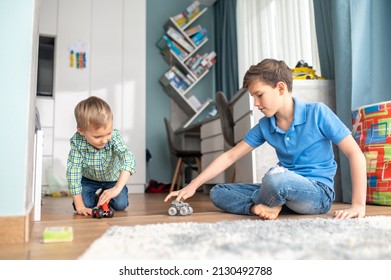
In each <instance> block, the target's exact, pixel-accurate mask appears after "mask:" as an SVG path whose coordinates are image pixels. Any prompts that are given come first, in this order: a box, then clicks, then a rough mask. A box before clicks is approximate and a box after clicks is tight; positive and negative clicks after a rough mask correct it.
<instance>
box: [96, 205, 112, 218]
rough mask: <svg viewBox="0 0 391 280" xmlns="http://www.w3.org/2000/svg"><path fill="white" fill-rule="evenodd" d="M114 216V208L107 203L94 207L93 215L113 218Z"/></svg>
mask: <svg viewBox="0 0 391 280" xmlns="http://www.w3.org/2000/svg"><path fill="white" fill-rule="evenodd" d="M113 216H114V210H113V209H111V208H110V207H109V205H108V204H107V203H105V204H102V205H100V206H99V207H98V206H97V207H94V208H92V217H93V218H97V219H102V218H103V217H106V218H112V217H113Z"/></svg>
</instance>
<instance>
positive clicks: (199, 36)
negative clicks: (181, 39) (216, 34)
mask: <svg viewBox="0 0 391 280" xmlns="http://www.w3.org/2000/svg"><path fill="white" fill-rule="evenodd" d="M207 36H208V30H206V29H205V28H202V29H201V30H200V31H198V32H197V33H195V34H194V35H192V36H190V38H191V40H192V41H193V42H194V44H196V45H197V46H198V45H200V44H201V43H202V41H204V39H205V38H206V37H207Z"/></svg>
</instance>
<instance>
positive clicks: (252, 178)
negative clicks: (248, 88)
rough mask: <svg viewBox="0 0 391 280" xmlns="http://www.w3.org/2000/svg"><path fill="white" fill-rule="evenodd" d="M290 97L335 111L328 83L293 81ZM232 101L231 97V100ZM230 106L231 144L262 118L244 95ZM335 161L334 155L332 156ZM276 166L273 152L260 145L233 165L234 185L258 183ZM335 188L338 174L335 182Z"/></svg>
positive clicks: (266, 145) (240, 138) (241, 137)
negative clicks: (325, 106) (317, 103)
mask: <svg viewBox="0 0 391 280" xmlns="http://www.w3.org/2000/svg"><path fill="white" fill-rule="evenodd" d="M292 96H293V97H296V98H297V99H299V100H301V101H305V102H323V103H325V104H326V105H327V106H329V107H330V108H331V109H332V110H333V111H335V86H334V81H331V80H294V81H293V90H292ZM234 98H235V97H234ZM236 98H237V101H236V102H235V103H234V105H233V115H234V122H235V129H234V131H235V142H236V143H238V142H240V141H241V140H242V139H243V137H244V136H245V134H246V133H247V131H248V130H249V129H250V128H251V127H253V126H254V125H255V124H257V123H258V121H259V119H260V118H262V117H263V114H262V112H260V111H259V110H257V109H255V110H253V99H252V97H251V96H250V94H249V93H248V92H247V93H245V94H243V95H242V96H241V97H236ZM336 160H337V161H338V155H337V154H336ZM277 162H278V159H277V156H276V154H275V151H274V149H273V148H272V147H271V146H270V145H269V144H267V143H265V144H263V145H261V146H260V147H258V148H257V149H255V150H254V151H252V152H251V153H250V154H249V155H247V156H245V157H244V158H242V159H241V160H240V161H238V162H237V163H236V178H237V179H236V181H237V182H261V181H262V177H263V175H264V174H265V173H266V172H267V171H268V170H269V168H270V167H272V166H273V165H275V164H276V163H277ZM335 182H336V184H335V185H336V187H338V182H339V174H338V173H337V176H336V178H335Z"/></svg>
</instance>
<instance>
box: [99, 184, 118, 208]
mask: <svg viewBox="0 0 391 280" xmlns="http://www.w3.org/2000/svg"><path fill="white" fill-rule="evenodd" d="M121 190H122V189H120V188H117V187H113V188H111V189H107V190H105V191H103V192H102V194H101V195H100V196H99V200H98V204H97V205H98V206H101V205H103V204H105V203H109V201H110V200H111V199H112V198H114V197H117V196H118V195H119V193H120V192H121Z"/></svg>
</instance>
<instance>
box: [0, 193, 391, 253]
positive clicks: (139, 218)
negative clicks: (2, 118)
mask: <svg viewBox="0 0 391 280" xmlns="http://www.w3.org/2000/svg"><path fill="white" fill-rule="evenodd" d="M165 195H166V194H130V206H129V207H128V208H127V210H126V211H122V212H115V214H114V217H113V218H103V219H93V218H91V217H83V216H78V215H75V213H74V211H73V208H72V206H71V203H72V199H71V198H69V197H59V198H53V197H44V198H43V202H42V203H43V205H42V219H41V221H40V222H35V224H34V226H33V230H32V235H31V238H30V242H28V243H25V244H12V245H11V244H10V245H0V259H3V260H5V259H8V260H76V259H78V257H79V256H80V255H81V254H82V253H83V252H84V251H85V250H86V249H87V248H88V246H89V245H90V244H91V243H92V242H93V241H94V240H95V239H97V238H99V237H100V236H101V235H102V234H103V233H104V232H105V231H106V230H107V229H108V228H109V227H111V226H113V225H118V226H131V225H139V224H152V223H173V222H219V221H224V220H238V219H258V217H255V216H241V215H232V214H227V213H223V212H221V211H220V210H219V209H217V208H216V207H215V206H214V205H213V204H212V203H211V202H210V199H209V195H207V194H204V193H202V192H199V193H196V195H195V196H194V197H192V198H191V199H189V200H187V202H189V203H190V205H191V206H192V207H193V209H194V213H193V214H192V215H191V216H169V215H168V214H167V210H168V208H169V203H165V202H163V199H164V197H165ZM347 206H348V205H346V204H341V203H335V204H334V205H333V207H332V209H331V210H330V211H329V213H327V214H325V215H319V217H324V218H332V215H333V212H334V211H335V210H338V209H341V208H344V207H347ZM367 215H368V216H373V215H387V216H391V207H386V206H372V205H368V207H367ZM309 217H317V216H308V215H307V216H303V215H295V214H288V213H282V214H281V215H280V216H279V219H300V218H309ZM68 225H69V226H73V231H74V240H73V242H69V243H53V244H43V243H42V242H41V236H42V232H43V230H44V228H45V227H47V226H68Z"/></svg>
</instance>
